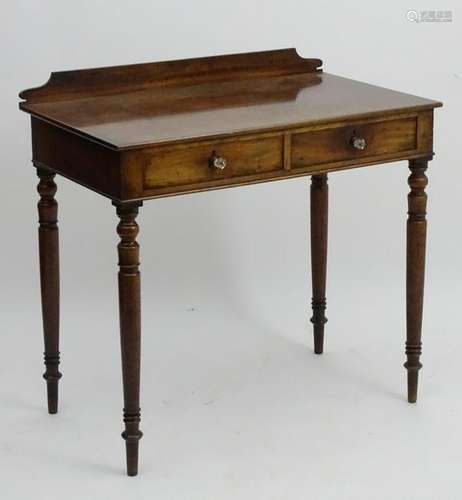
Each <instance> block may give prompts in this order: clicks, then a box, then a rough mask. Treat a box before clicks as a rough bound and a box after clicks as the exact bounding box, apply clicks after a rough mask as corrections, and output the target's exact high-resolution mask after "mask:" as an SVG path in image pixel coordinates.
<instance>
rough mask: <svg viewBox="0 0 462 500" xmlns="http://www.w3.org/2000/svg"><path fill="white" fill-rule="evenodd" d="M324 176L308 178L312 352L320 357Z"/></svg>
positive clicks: (325, 209) (325, 202)
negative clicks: (309, 188) (309, 187)
mask: <svg viewBox="0 0 462 500" xmlns="http://www.w3.org/2000/svg"><path fill="white" fill-rule="evenodd" d="M328 189H329V188H328V186H327V175H326V174H323V175H313V176H312V177H311V276H312V278H311V279H312V285H313V299H312V301H311V305H312V308H313V317H312V318H311V322H312V323H313V333H314V352H315V353H316V354H322V352H323V347H324V325H325V324H326V323H327V318H326V316H325V310H326V273H327V219H328V199H329V196H328Z"/></svg>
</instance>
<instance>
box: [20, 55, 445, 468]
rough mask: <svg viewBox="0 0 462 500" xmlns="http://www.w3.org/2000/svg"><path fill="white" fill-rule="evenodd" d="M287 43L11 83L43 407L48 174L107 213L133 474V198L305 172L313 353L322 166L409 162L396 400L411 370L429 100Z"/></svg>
mask: <svg viewBox="0 0 462 500" xmlns="http://www.w3.org/2000/svg"><path fill="white" fill-rule="evenodd" d="M321 66H322V62H321V61H320V60H319V59H303V58H301V57H299V56H298V55H297V53H296V51H295V49H283V50H275V51H267V52H255V53H247V54H235V55H225V56H218V57H207V58H199V59H187V60H180V61H168V62H160V63H149V64H136V65H130V66H118V67H107V68H97V69H85V70H78V71H64V72H58V73H52V74H51V77H50V79H49V81H48V82H47V83H46V84H45V85H43V86H42V87H38V88H34V89H30V90H25V91H23V92H21V93H20V94H19V95H20V98H21V99H22V101H21V102H20V104H19V107H20V109H22V110H23V111H25V112H27V113H29V114H30V115H31V122H32V162H33V165H34V166H35V167H36V169H37V174H38V177H39V183H38V193H39V195H40V200H39V202H38V212H39V254H40V277H41V295H42V312H43V329H44V339H45V365H46V371H45V374H44V378H45V380H46V383H47V392H48V411H49V413H56V412H57V409H58V381H59V379H60V378H61V373H60V372H59V370H58V365H59V252H58V225H57V209H58V205H57V202H56V200H55V194H56V184H55V182H54V178H55V175H56V174H57V173H58V174H60V175H63V176H64V177H67V178H69V179H71V180H73V181H75V182H77V183H78V184H81V185H82V186H85V187H87V188H89V189H92V190H94V191H96V192H98V193H100V194H102V195H103V196H106V197H107V198H109V199H110V200H111V201H112V204H113V205H114V206H115V207H116V211H117V215H118V216H119V218H120V222H119V224H118V226H117V233H118V235H119V237H120V242H119V244H118V255H119V276H118V279H119V311H120V337H121V350H122V372H123V394H124V410H123V420H124V423H125V430H124V432H123V434H122V437H123V438H124V439H125V442H126V456H127V472H128V475H130V476H134V475H136V474H137V472H138V444H139V439H140V438H141V436H142V434H141V431H140V430H139V423H140V406H139V385H140V337H141V318H140V273H139V246H138V243H137V241H136V236H137V234H138V225H137V223H136V220H135V219H136V216H137V214H138V209H139V207H140V206H141V205H142V203H143V201H144V200H149V199H153V198H159V197H164V196H173V195H178V194H184V193H192V192H197V191H207V190H211V189H219V188H225V187H231V186H241V185H247V184H254V183H257V182H266V181H274V180H278V179H288V178H291V177H298V176H306V175H309V176H311V264H312V286H313V294H312V309H313V317H312V319H311V321H312V323H313V326H314V351H315V353H317V354H321V353H322V352H323V341H324V325H325V323H326V321H327V319H326V317H325V309H326V267H327V216H328V187H327V174H328V172H334V171H337V170H343V169H350V168H356V167H363V166H373V165H375V164H378V163H384V162H391V161H397V160H408V161H409V168H410V171H411V174H410V176H409V179H408V183H409V187H410V192H409V195H408V206H409V211H408V219H407V341H406V356H407V361H406V363H405V365H404V366H405V367H406V369H407V378H408V401H409V402H410V403H415V402H416V398H417V380H418V371H419V369H420V368H421V366H422V365H421V363H420V354H421V327H422V307H423V290H424V267H425V241H426V218H425V215H426V201H427V195H426V194H425V186H426V185H427V177H426V176H425V171H426V169H427V162H428V161H429V160H431V158H432V156H433V145H432V143H433V110H434V108H436V107H439V106H441V103H439V102H437V101H432V100H428V99H423V98H420V97H415V96H412V95H408V94H403V93H400V92H395V91H392V90H388V89H384V88H381V87H376V86H374V85H368V84H365V83H361V82H358V81H354V80H350V79H347V78H342V77H339V76H335V75H331V74H327V73H323V71H322V69H321Z"/></svg>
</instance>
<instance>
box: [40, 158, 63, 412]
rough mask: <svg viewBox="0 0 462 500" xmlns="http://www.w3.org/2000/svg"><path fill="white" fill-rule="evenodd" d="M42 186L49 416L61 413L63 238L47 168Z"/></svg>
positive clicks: (51, 175) (42, 283) (42, 273)
mask: <svg viewBox="0 0 462 500" xmlns="http://www.w3.org/2000/svg"><path fill="white" fill-rule="evenodd" d="M37 175H38V176H39V179H40V181H39V183H38V186H37V191H38V193H39V195H40V200H39V202H38V204H37V207H38V213H39V230H38V236H39V256H40V288H41V295H42V318H43V334H44V341H45V342H44V343H45V353H44V357H45V373H44V375H43V378H44V379H45V380H46V382H47V394H48V413H57V411H58V381H59V379H60V378H61V373H60V372H59V370H58V365H59V238H58V220H57V217H58V203H57V202H56V200H55V198H54V197H55V194H56V184H55V182H54V177H55V174H54V173H53V172H51V171H50V170H46V169H44V168H40V167H39V168H37Z"/></svg>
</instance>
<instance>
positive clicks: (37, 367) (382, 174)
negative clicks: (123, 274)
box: [0, 0, 462, 500]
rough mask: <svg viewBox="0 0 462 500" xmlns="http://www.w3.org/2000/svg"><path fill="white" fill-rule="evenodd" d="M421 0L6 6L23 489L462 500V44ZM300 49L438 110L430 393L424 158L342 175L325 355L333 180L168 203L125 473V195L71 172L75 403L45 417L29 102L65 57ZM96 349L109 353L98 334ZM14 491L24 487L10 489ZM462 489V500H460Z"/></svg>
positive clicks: (144, 228)
mask: <svg viewBox="0 0 462 500" xmlns="http://www.w3.org/2000/svg"><path fill="white" fill-rule="evenodd" d="M417 7H418V10H427V9H428V10H444V11H447V10H451V11H452V16H453V21H452V22H451V23H416V22H410V21H408V20H407V19H406V12H407V11H408V10H409V9H415V8H416V6H415V5H412V4H406V3H405V2H404V3H403V2H402V1H398V0H390V1H388V2H386V3H373V2H366V1H358V0H351V1H349V2H345V3H344V4H340V3H338V4H334V3H333V2H322V1H319V2H316V4H314V3H312V2H310V3H309V2H301V1H300V2H297V1H294V0H286V1H284V2H281V1H275V0H265V1H264V2H263V1H253V2H252V1H249V0H246V1H243V0H233V1H232V2H231V1H220V0H214V1H211V0H209V1H204V0H202V1H194V2H193V1H191V2H187V1H186V0H183V1H181V0H170V1H168V2H159V1H156V0H150V1H132V2H125V1H114V0H113V1H111V2H109V1H100V0H91V1H90V0H81V1H79V2H69V1H62V0H61V1H51V0H42V1H40V2H38V1H31V0H29V1H25V0H15V2H9V3H8V4H4V5H3V6H2V9H1V23H2V26H1V30H0V46H1V47H2V55H1V59H2V61H1V62H2V64H1V67H2V76H1V78H0V86H1V91H0V109H1V112H2V116H1V120H0V140H1V153H2V172H3V175H2V182H1V183H0V200H1V210H2V214H3V217H2V226H3V228H2V231H1V233H2V245H1V261H2V264H3V265H2V273H1V276H2V280H1V283H2V285H1V288H0V293H1V297H0V299H1V301H0V304H1V318H2V320H1V324H2V335H1V344H0V352H2V363H1V364H0V375H1V380H2V384H1V385H0V402H1V407H2V411H1V412H0V429H2V432H1V433H0V495H1V496H2V497H3V498H5V499H8V500H10V499H15V498H26V497H30V495H31V494H33V495H34V498H37V499H38V498H47V499H49V500H51V499H54V498H56V499H57V498H62V497H63V496H65V497H66V498H68V499H73V498H76V499H77V498H79V499H80V498H88V499H93V498H95V499H98V500H100V499H103V498H110V499H112V500H113V499H116V498H122V497H124V498H126V497H127V495H131V498H162V499H163V500H165V499H170V498H171V499H180V498H181V499H188V500H195V499H214V500H216V499H226V498H233V499H236V498H243V499H259V498H261V499H280V498H281V499H286V498H290V499H299V498H300V499H302V498H307V496H308V495H310V497H311V498H321V499H325V498H354V499H356V500H358V499H375V498H377V499H382V498H383V499H386V498H387V499H388V498H409V499H426V498H428V499H434V498H435V495H436V493H435V491H438V492H439V493H438V498H442V499H453V498H454V499H455V498H460V489H461V486H462V484H461V482H460V474H459V469H460V442H461V440H462V430H461V429H460V425H459V423H460V420H461V417H462V405H461V404H460V403H459V401H458V396H459V394H458V392H459V391H458V383H457V380H458V377H459V376H460V369H459V364H458V359H459V355H460V349H461V348H462V340H461V338H460V328H459V324H458V321H457V318H458V314H457V313H458V309H459V304H460V299H461V298H462V289H461V286H460V280H459V277H460V276H461V270H462V262H461V259H459V245H460V243H461V242H462V239H461V238H462V237H461V232H460V223H459V213H460V209H459V199H460V192H461V188H462V171H461V169H460V168H459V165H458V162H459V161H458V160H459V158H458V156H457V150H458V146H459V143H460V140H459V139H458V132H459V130H458V128H457V121H456V119H457V117H458V116H459V113H460V111H461V90H462V89H461V78H462V61H461V59H460V57H459V51H458V49H460V46H461V42H462V36H461V29H460V23H459V14H460V9H457V2H456V1H454V0H446V1H445V2H444V4H442V3H440V1H439V2H437V3H427V2H419V4H418V6H417ZM292 46H294V47H296V48H297V49H298V52H299V53H300V55H302V56H305V57H319V58H321V59H323V61H324V70H325V71H327V72H331V73H336V74H339V75H342V76H347V77H351V78H355V79H360V80H364V81H366V82H369V83H373V84H378V85H381V86H385V87H390V88H393V89H397V90H401V91H405V92H409V93H414V94H417V95H421V96H423V97H429V98H434V99H438V100H441V101H443V103H444V107H443V108H442V109H439V110H436V112H435V145H434V149H435V152H436V156H435V159H434V160H433V161H432V162H431V163H430V165H429V170H428V177H429V186H428V190H427V192H428V194H429V206H428V211H429V213H428V220H429V236H428V254H427V255H428V261H427V270H428V272H427V284H426V299H425V313H424V336H423V341H424V354H423V357H422V361H423V363H424V368H423V370H422V371H421V381H420V391H419V397H420V400H419V402H418V404H417V406H410V405H408V404H407V403H406V402H405V389H406V388H405V370H404V368H403V367H402V363H403V362H404V340H405V330H404V313H405V310H404V297H405V295H404V284H405V279H404V277H405V274H404V272H405V269H404V263H405V220H406V209H407V206H406V195H407V192H408V188H407V182H406V180H407V176H408V169H407V165H406V164H405V163H404V162H401V163H394V164H387V165H383V166H377V167H372V168H367V169H357V170H353V171H349V172H340V173H336V174H333V175H331V176H330V179H329V185H330V221H329V222H330V227H329V230H330V234H329V266H328V297H327V298H328V302H327V303H328V309H327V316H328V318H329V323H328V324H327V330H326V346H325V355H324V356H322V357H316V356H314V355H313V354H312V333H311V324H310V323H309V317H310V312H311V311H310V308H309V302H310V299H311V290H310V286H311V285H310V271H309V265H308V263H309V240H308V235H309V226H308V221H309V219H308V217H309V213H308V207H309V197H308V193H309V178H302V179H296V180H290V181H283V182H277V183H269V184H264V185H259V186H254V187H245V188H238V189H231V190H224V191H216V192H212V193H203V194H196V195H188V196H182V197H176V198H170V199H165V200H158V201H152V202H147V203H145V205H144V207H143V208H142V209H141V212H140V216H139V219H138V221H139V224H140V228H141V232H140V237H139V241H140V244H141V263H142V266H141V270H142V292H143V299H142V306H143V366H142V401H141V406H142V410H143V413H142V425H141V428H142V430H143V431H144V432H145V437H144V438H143V440H142V442H141V457H140V458H141V464H140V476H138V478H137V479H130V480H129V479H127V478H126V477H125V476H124V475H123V474H124V450H123V441H122V439H120V437H119V433H120V431H121V429H122V422H121V408H122V392H121V376H120V361H119V356H120V354H119V344H118V311H117V290H116V272H117V270H116V244H117V238H116V232H115V226H116V223H117V221H116V217H115V213H114V209H113V207H112V206H111V204H110V202H109V201H108V200H106V199H105V198H102V197H100V196H98V195H96V194H94V193H92V192H90V191H87V190H85V189H83V188H81V187H79V186H77V185H74V184H72V183H70V182H69V181H67V180H65V179H62V178H58V180H57V182H58V193H57V199H58V202H59V203H60V214H59V219H60V231H61V232H60V236H61V272H62V322H61V326H62V330H61V332H62V342H61V353H62V365H61V367H62V372H63V374H64V377H63V379H62V381H61V401H60V414H59V415H58V416H54V417H51V416H48V415H47V414H46V411H45V384H44V381H43V380H42V379H41V377H40V375H41V373H42V371H43V369H42V364H41V363H42V362H41V353H42V351H43V347H42V337H41V335H42V334H41V323H40V322H41V319H40V305H39V286H38V267H37V243H36V227H37V223H36V219H37V215H36V209H35V204H36V201H37V195H36V192H35V186H36V182H37V181H36V177H35V173H34V169H33V168H32V165H31V163H30V158H31V145H30V126H29V121H28V117H27V116H26V115H25V114H23V113H20V112H19V111H18V108H17V102H18V98H17V94H18V92H19V91H20V90H22V89H24V88H29V87H32V86H36V85H41V84H43V83H44V82H45V81H46V80H47V79H48V76H49V73H50V72H51V71H54V70H66V69H77V68H84V67H96V66H107V65H116V64H127V63H137V62H147V61H157V60H168V59H178V58H187V57H199V56H207V55H216V54H222V53H234V52H246V51H255V50H268V49H276V48H284V47H292ZM90 341H91V342H92V343H94V344H95V345H96V348H95V349H94V350H90V345H93V344H90ZM2 490H3V491H4V492H5V494H3V492H2ZM458 492H459V493H458Z"/></svg>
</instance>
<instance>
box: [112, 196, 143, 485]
mask: <svg viewBox="0 0 462 500" xmlns="http://www.w3.org/2000/svg"><path fill="white" fill-rule="evenodd" d="M114 204H115V203H114ZM115 206H116V207H117V215H118V216H119V218H120V222H119V224H118V226H117V233H118V235H119V237H120V243H119V244H118V253H119V311H120V342H121V348H122V377H123V392H124V417H123V418H124V423H125V431H124V432H123V433H122V437H123V438H124V439H125V446H126V452H127V474H128V475H129V476H136V475H137V474H138V444H139V443H138V442H139V440H140V439H141V436H142V433H141V431H140V430H139V424H140V356H141V311H140V273H139V270H138V267H139V245H138V243H137V242H136V236H137V235H138V224H137V223H136V221H135V219H136V216H137V215H138V207H139V206H141V202H137V203H129V204H115Z"/></svg>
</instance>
